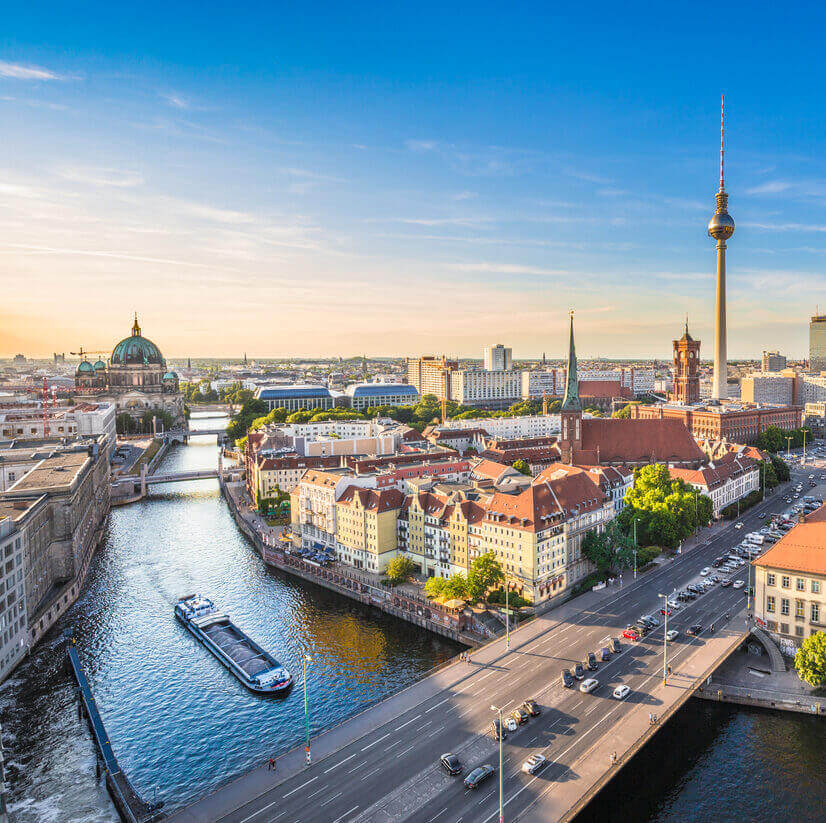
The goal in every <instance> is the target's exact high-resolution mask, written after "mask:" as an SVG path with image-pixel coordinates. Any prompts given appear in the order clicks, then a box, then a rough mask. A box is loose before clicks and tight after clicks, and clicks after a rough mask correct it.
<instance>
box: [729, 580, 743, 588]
mask: <svg viewBox="0 0 826 823" xmlns="http://www.w3.org/2000/svg"><path fill="white" fill-rule="evenodd" d="M731 585H732V586H733V587H734V588H735V589H742V588H743V586H745V585H746V584H745V583H744V582H743V581H742V580H735V581H734V582H733V583H732V584H731Z"/></svg>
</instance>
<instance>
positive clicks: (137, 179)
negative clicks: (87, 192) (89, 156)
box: [57, 167, 144, 189]
mask: <svg viewBox="0 0 826 823" xmlns="http://www.w3.org/2000/svg"><path fill="white" fill-rule="evenodd" d="M57 175H58V176H59V177H62V178H63V179H64V180H70V181H71V182H73V183H83V184H85V185H89V186H112V187H113V188H118V189H128V188H133V187H135V186H140V185H143V182H144V181H143V176H142V175H141V174H139V173H138V172H135V171H125V170H123V169H108V168H82V167H69V168H62V169H58V170H57Z"/></svg>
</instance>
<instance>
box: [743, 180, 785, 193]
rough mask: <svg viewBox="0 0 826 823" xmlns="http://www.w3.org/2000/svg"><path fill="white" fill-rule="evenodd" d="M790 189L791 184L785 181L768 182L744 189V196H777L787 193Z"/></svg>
mask: <svg viewBox="0 0 826 823" xmlns="http://www.w3.org/2000/svg"><path fill="white" fill-rule="evenodd" d="M791 187H792V184H791V183H788V182H786V181H785V180H769V181H768V182H766V183H761V184H760V185H759V186H753V187H752V188H750V189H746V194H779V193H780V192H782V191H788V190H789V189H790V188H791Z"/></svg>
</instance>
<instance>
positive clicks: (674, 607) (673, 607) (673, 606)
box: [668, 600, 683, 612]
mask: <svg viewBox="0 0 826 823" xmlns="http://www.w3.org/2000/svg"><path fill="white" fill-rule="evenodd" d="M682 607H683V604H682V603H680V601H679V600H675V601H674V602H673V603H672V602H670V601H669V603H668V608H669V609H671V611H674V612H676V611H679V610H680V609H681V608H682Z"/></svg>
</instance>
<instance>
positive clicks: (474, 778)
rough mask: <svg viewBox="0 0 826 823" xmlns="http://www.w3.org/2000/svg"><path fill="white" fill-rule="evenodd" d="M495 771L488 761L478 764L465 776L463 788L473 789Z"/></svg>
mask: <svg viewBox="0 0 826 823" xmlns="http://www.w3.org/2000/svg"><path fill="white" fill-rule="evenodd" d="M494 771H495V769H494V768H493V766H491V765H490V763H485V765H484V766H479V767H477V768H475V769H474V770H473V771H472V772H471V773H470V774H469V775H468V776H467V777H466V778H465V788H466V789H475V788H477V787H478V786H479V784H481V783H483V782H484V781H485V780H487V779H488V778H489V777H490V776H491V775H492V774H493V772H494Z"/></svg>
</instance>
